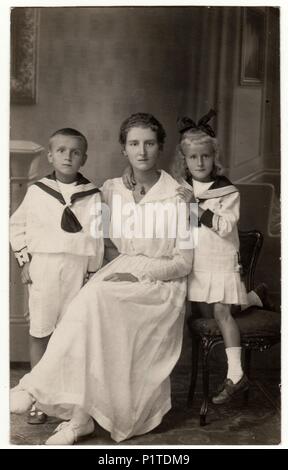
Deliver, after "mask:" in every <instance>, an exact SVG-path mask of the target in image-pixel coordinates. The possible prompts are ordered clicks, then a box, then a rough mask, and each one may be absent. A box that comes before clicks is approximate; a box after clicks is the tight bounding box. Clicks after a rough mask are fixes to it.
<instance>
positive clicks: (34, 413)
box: [27, 405, 47, 424]
mask: <svg viewBox="0 0 288 470" xmlns="http://www.w3.org/2000/svg"><path fill="white" fill-rule="evenodd" d="M46 421H47V415H46V414H45V413H44V412H43V411H41V410H39V409H38V408H36V406H35V405H32V408H31V410H30V411H29V413H28V418H27V423H28V424H44V423H46Z"/></svg>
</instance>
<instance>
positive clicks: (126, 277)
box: [103, 273, 139, 282]
mask: <svg viewBox="0 0 288 470" xmlns="http://www.w3.org/2000/svg"><path fill="white" fill-rule="evenodd" d="M103 280H104V281H112V282H121V281H128V282H139V279H138V278H137V277H135V276H133V274H131V273H112V274H109V275H108V276H106V277H105V278H104V279H103Z"/></svg>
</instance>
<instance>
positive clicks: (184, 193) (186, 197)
mask: <svg viewBox="0 0 288 470" xmlns="http://www.w3.org/2000/svg"><path fill="white" fill-rule="evenodd" d="M176 193H177V195H178V196H180V197H181V199H183V201H185V202H197V201H196V198H195V195H194V192H193V190H191V189H188V188H185V187H184V186H179V188H177V189H176Z"/></svg>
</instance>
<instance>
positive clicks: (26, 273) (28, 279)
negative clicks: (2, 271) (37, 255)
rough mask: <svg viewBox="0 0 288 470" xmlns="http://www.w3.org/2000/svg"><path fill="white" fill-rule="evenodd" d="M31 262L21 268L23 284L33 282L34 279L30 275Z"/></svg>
mask: <svg viewBox="0 0 288 470" xmlns="http://www.w3.org/2000/svg"><path fill="white" fill-rule="evenodd" d="M29 269H30V263H25V264H24V266H23V267H22V270H21V281H22V284H32V279H31V277H30V272H29Z"/></svg>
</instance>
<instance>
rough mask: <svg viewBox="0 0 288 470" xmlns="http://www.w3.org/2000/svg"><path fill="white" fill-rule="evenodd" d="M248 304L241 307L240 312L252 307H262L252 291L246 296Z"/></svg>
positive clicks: (258, 298)
mask: <svg viewBox="0 0 288 470" xmlns="http://www.w3.org/2000/svg"><path fill="white" fill-rule="evenodd" d="M247 299H248V303H247V304H245V305H241V310H246V308H249V307H252V305H255V306H257V307H263V304H262V302H261V299H260V297H258V295H257V294H256V292H254V290H250V292H248V294H247Z"/></svg>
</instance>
